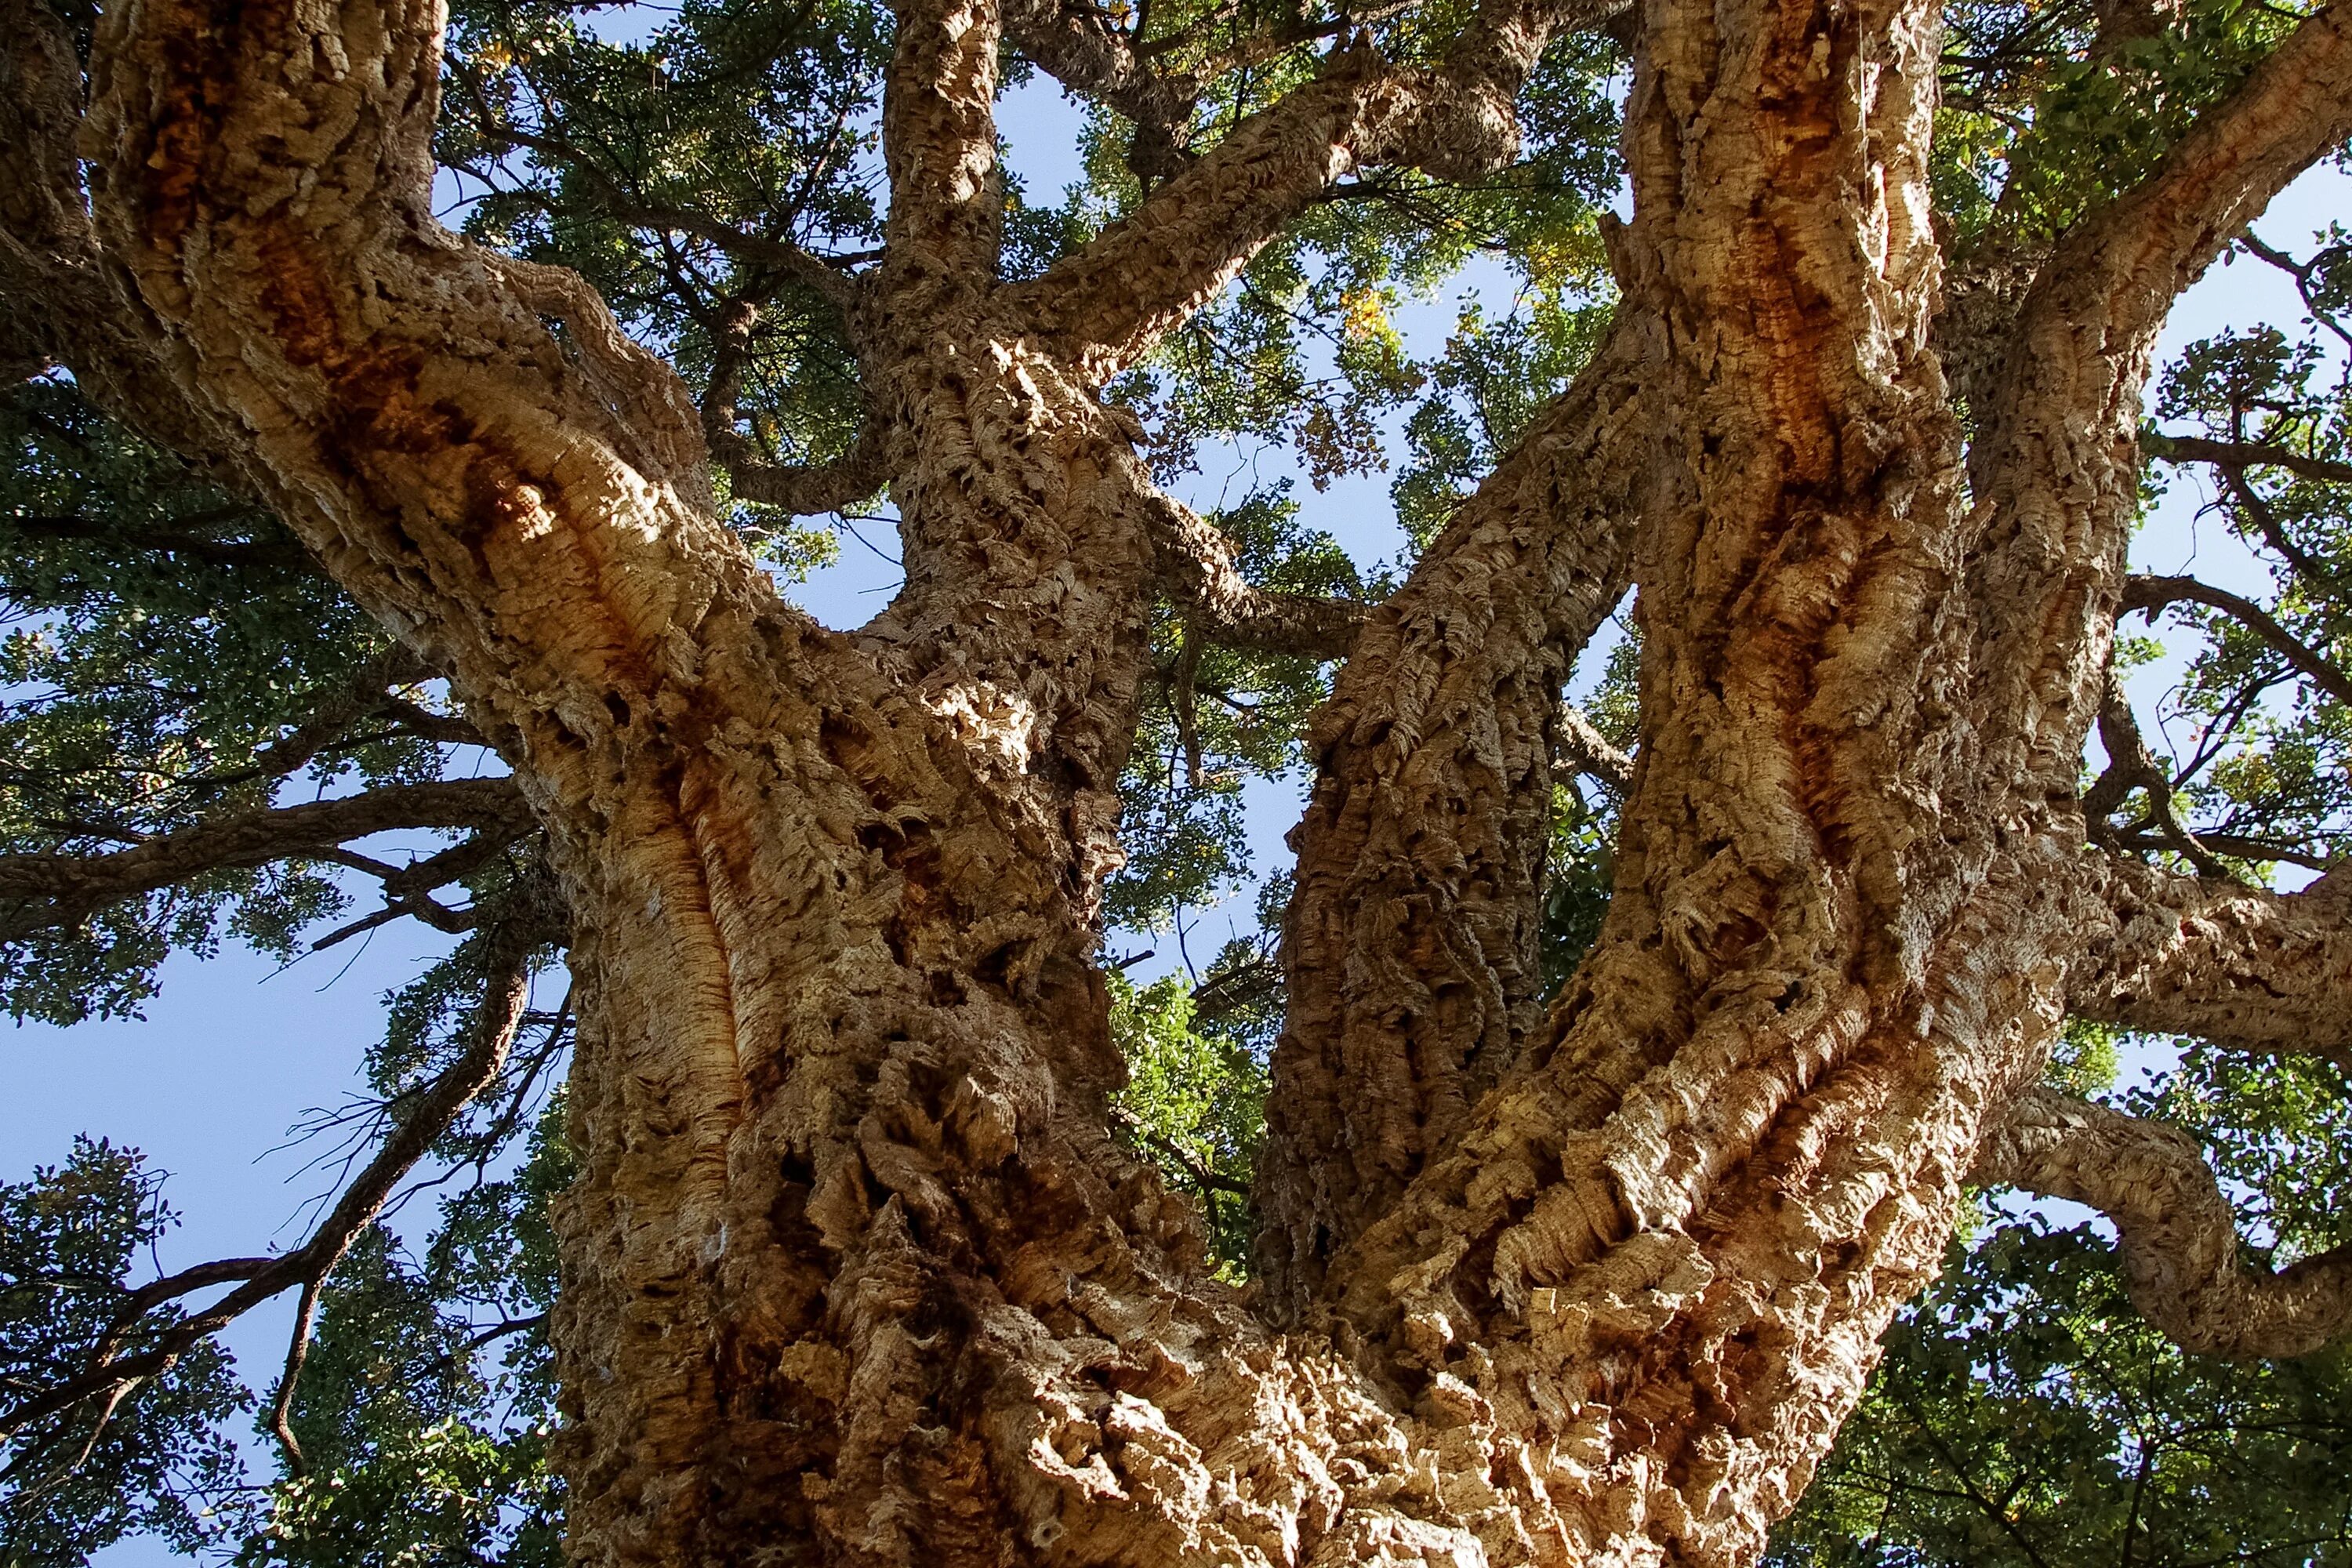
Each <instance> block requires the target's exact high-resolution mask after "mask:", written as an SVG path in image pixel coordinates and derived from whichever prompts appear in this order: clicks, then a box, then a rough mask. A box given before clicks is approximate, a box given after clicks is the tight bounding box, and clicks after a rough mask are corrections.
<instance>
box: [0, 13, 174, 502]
mask: <svg viewBox="0 0 2352 1568" xmlns="http://www.w3.org/2000/svg"><path fill="white" fill-rule="evenodd" d="M82 90H83V89H82V70H81V63H80V61H79V59H77V58H75V53H74V45H73V38H72V37H71V35H70V34H69V33H68V30H67V27H66V24H65V22H64V20H63V19H62V18H61V17H59V16H58V14H57V13H56V12H55V11H54V10H52V9H51V8H50V7H49V6H47V5H45V4H43V3H42V0H0V322H5V327H0V373H5V376H6V377H7V379H8V380H10V381H14V380H17V379H21V378H22V377H24V376H26V375H29V374H35V373H37V372H38V371H40V370H41V369H44V368H46V367H47V366H48V365H50V364H58V363H62V364H67V365H70V366H71V367H72V369H73V373H74V375H75V378H76V380H77V381H78V382H79V383H80V384H82V386H83V388H84V390H86V391H88V392H89V393H90V394H91V395H92V396H93V397H95V398H96V399H97V400H98V401H100V403H102V404H103V405H106V406H107V407H108V408H109V409H110V411H111V412H113V413H114V414H115V415H116V416H117V417H119V418H121V419H122V420H124V421H125V422H126V423H127V424H129V425H130V426H131V427H132V428H134V429H136V430H138V431H139V432H140V433H142V435H145V436H147V437H150V438H151V439H153V440H155V441H157V442H160V443H161V444H162V445H163V446H165V447H170V448H172V449H173V450H174V451H177V452H179V453H181V454H183V455H184V456H187V457H191V458H204V459H212V458H217V457H219V456H220V455H221V448H220V447H218V446H217V445H216V444H215V441H214V440H213V439H212V435H213V432H211V431H210V430H209V429H208V428H207V426H206V425H205V421H203V420H202V419H201V418H199V417H198V416H197V415H196V414H195V411H194V409H193V408H192V407H191V406H190V405H189V403H188V400H187V399H186V398H185V397H184V395H182V394H181V393H180V391H179V390H178V389H177V388H174V387H173V386H172V385H170V384H169V383H168V382H165V381H163V380H162V379H161V378H158V377H157V376H155V375H153V374H152V359H151V351H150V348H149V345H148V344H147V343H146V342H143V341H142V335H141V334H140V333H139V331H137V329H136V327H135V326H134V325H133V324H132V323H133V321H134V319H135V313H134V312H133V311H132V310H131V309H130V308H129V306H128V304H127V302H126V301H125V300H123V299H122V297H121V293H120V291H119V289H117V287H116V285H115V283H114V281H113V280H112V279H110V278H109V277H108V275H107V272H106V268H105V267H104V265H103V263H102V261H101V258H100V247H99V240H98V235H97V232H96V230H95V228H94V227H93V226H92V224H91V221H90V214H89V202H88V199H87V196H86V195H85V193H84V189H83V185H82V174H81V163H80V158H79V153H78V150H77V145H76V143H77V139H78V137H79V132H80V131H81V123H82V110H83V103H82Z"/></svg>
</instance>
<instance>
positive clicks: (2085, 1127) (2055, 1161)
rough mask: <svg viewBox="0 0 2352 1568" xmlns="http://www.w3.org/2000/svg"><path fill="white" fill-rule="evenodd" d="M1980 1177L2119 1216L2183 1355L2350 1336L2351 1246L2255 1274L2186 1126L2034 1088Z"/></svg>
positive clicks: (2144, 1301)
mask: <svg viewBox="0 0 2352 1568" xmlns="http://www.w3.org/2000/svg"><path fill="white" fill-rule="evenodd" d="M1976 1175H1977V1179H1978V1180H1979V1181H1983V1182H1988V1183H1993V1184H2000V1185H2003V1186H2014V1187H2022V1188H2024V1189H2025V1190H2026V1191H2028V1192H2032V1193H2039V1194H2042V1195H2044V1196H2046V1197H2054V1198H2064V1199H2067V1200H2068V1201H2070V1202H2073V1203H2078V1204H2086V1205H2089V1206H2091V1207H2092V1208H2095V1209H2097V1210H2098V1211H2099V1212H2100V1213H2102V1214H2104V1215H2106V1216H2107V1217H2108V1218H2109V1219H2110V1220H2112V1221H2114V1222H2115V1226H2116V1236H2117V1237H2118V1238H2119V1239H2120V1241H2121V1242H2122V1245H2123V1262H2124V1279H2125V1282H2126V1286H2127V1287H2128V1289H2130V1291H2131V1298H2132V1303H2133V1305H2135V1306H2137V1308H2138V1309H2139V1310H2140V1311H2141V1313H2142V1314H2143V1315H2144V1316H2146V1317H2147V1321H2149V1322H2151V1323H2153V1324H2155V1325H2156V1327H2157V1328H2158V1329H2159V1330H2161V1331H2163V1332H2164V1333H2165V1335H2166V1336H2167V1337H2168V1338H2169V1339H2171V1340H2172V1341H2174V1342H2176V1343H2178V1344H2179V1345H2180V1346H2181V1347H2182V1348H2183V1349H2185V1350H2188V1351H2191V1352H2196V1353H2198V1354H2200V1355H2215V1356H2227V1357H2230V1358H2231V1359H2233V1360H2240V1361H2251V1360H2254V1359H2257V1358H2261V1357H2265V1356H2296V1355H2308V1354H2310V1353H2311V1352H2314V1351H2316V1350H2320V1349H2322V1348H2324V1347H2326V1345H2328V1344H2329V1343H2331V1342H2334V1341H2336V1340H2337V1339H2339V1338H2341V1337H2342V1336H2343V1335H2344V1334H2345V1333H2346V1332H2347V1331H2352V1247H2337V1248H2335V1249H2333V1250H2331V1251H2328V1252H2325V1253H2322V1254H2320V1255H2319V1256H2318V1257H2315V1258H2304V1259H2302V1260H2301V1261H2299V1262H2296V1263H2293V1264H2290V1265H2289V1266H2288V1267H2286V1268H2283V1269H2280V1270H2277V1271H2276V1272H2273V1271H2271V1270H2268V1269H2262V1268H2250V1267H2249V1266H2248V1260H2247V1259H2245V1258H2243V1257H2242V1248H2241V1247H2240V1245H2239V1240H2238V1229H2237V1221H2236V1218H2235V1216H2234V1215H2232V1214H2231V1210H2230V1202H2229V1199H2228V1198H2227V1197H2225V1196H2223V1195H2222V1193H2221V1184H2219V1183H2218V1182H2216V1181H2215V1180H2214V1177H2213V1172H2212V1169H2211V1168H2210V1166H2208V1165H2207V1164H2206V1163H2205V1157H2204V1154H2203V1152H2202V1151H2200V1149H2199V1148H2198V1146H2197V1141H2196V1140H2195V1139H2193V1138H2191V1137H2189V1134H2188V1133H2186V1132H2184V1131H2181V1130H2180V1129H2179V1128H2177V1127H2168V1126H2166V1125H2165V1124H2164V1123H2162V1122H2158V1121H2143V1120H2141V1119H2140V1118H2138V1117H2134V1116H2126V1115H2125V1114H2124V1113H2123V1112H2121V1111H2118V1110H2112V1109H2110V1108H2108V1107H2106V1106H2104V1105H2099V1104H2095V1103H2094V1102H2092V1101H2090V1100H2076V1099H2074V1098H2073V1097H2071V1096H2068V1095H2063V1094H2059V1093H2056V1092H2054V1091H2053V1090H2050V1089H2030V1090H2028V1091H2027V1092H2026V1093H2025V1094H2024V1096H2023V1097H2022V1098H2021V1100H2020V1101H2019V1103H2018V1105H2017V1107H2016V1109H2015V1110H2014V1112H2013V1113H2012V1115H2011V1119H2010V1121H2009V1122H2008V1124H2007V1125H2005V1126H2004V1127H2002V1128H2001V1129H2000V1131H1997V1132H1995V1133H1993V1134H1992V1135H1991V1136H1990V1137H1989V1138H1987V1139H1986V1140H1985V1142H1984V1146H1983V1148H1982V1150H1981V1152H1979V1156H1978V1163H1977V1170H1976Z"/></svg>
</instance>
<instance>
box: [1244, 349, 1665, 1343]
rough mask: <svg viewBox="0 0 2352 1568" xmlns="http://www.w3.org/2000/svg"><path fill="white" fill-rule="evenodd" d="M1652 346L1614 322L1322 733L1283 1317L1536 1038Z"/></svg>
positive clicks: (1439, 547)
mask: <svg viewBox="0 0 2352 1568" xmlns="http://www.w3.org/2000/svg"><path fill="white" fill-rule="evenodd" d="M1644 346H1645V345H1644V343H1643V334H1642V333H1641V332H1640V331H1638V330H1636V329H1635V328H1633V327H1631V326H1628V327H1627V328H1624V329H1622V330H1621V331H1620V333H1619V335H1618V337H1617V338H1615V339H1613V340H1612V342H1610V344H1609V345H1608V346H1607V347H1606V348H1604V349H1603V350H1602V351H1601V354H1600V356H1599V357H1598V359H1597V360H1596V361H1595V362H1594V363H1593V365H1592V366H1591V368H1590V369H1589V370H1587V371H1586V372H1585V374H1584V375H1583V377H1582V378H1581V379H1580V382H1579V383H1578V384H1577V385H1576V386H1575V387H1574V388H1573V389H1572V390H1571V391H1570V393H1569V394H1568V395H1566V396H1564V397H1563V398H1561V399H1560V400H1559V403H1558V404H1557V405H1554V407H1553V408H1552V409H1550V410H1549V412H1548V413H1546V414H1545V415H1544V416H1543V417H1542V418H1541V419H1540V421H1539V422H1538V425H1537V426H1536V428H1535V429H1534V431H1533V432H1531V433H1530V435H1529V437H1528V438H1527V439H1526V440H1525V441H1524V442H1523V443H1522V444H1521V445H1520V446H1519V447H1518V448H1517V452H1516V453H1515V455H1514V456H1513V458H1512V459H1511V460H1510V461H1509V462H1507V463H1506V464H1505V465H1504V466H1503V467H1502V468H1500V469H1498V470H1497V471H1496V474H1495V475H1494V477H1493V478H1491V479H1488V480H1487V481H1486V485H1485V486H1484V487H1482V488H1481V489H1480V490H1479V492H1478V494H1477V495H1476V496H1475V497H1474V498H1472V499H1471V500H1469V501H1467V502H1466V503H1465V505H1464V507H1463V509H1462V511H1461V513H1460V514H1459V515H1458V516H1457V517H1456V518H1455V519H1454V522H1453V523H1452V525H1451V526H1450V527H1448V528H1447V530H1446V531H1445V532H1444V535H1443V536H1441V537H1440V538H1439V539H1438V541H1437V542H1435V543H1434V544H1433V545H1432V546H1431V547H1430V550H1429V552H1427V553H1426V554H1425V555H1424V556H1423V558H1422V560H1421V563H1419V565H1417V566H1416V567H1415V569H1414V571H1413V574H1412V581H1411V582H1410V583H1409V584H1407V585H1406V586H1405V588H1404V590H1403V591H1402V593H1400V594H1399V595H1396V597H1394V598H1393V599H1391V601H1390V602H1389V603H1388V604H1387V605H1383V606H1382V607H1381V610H1380V612H1379V613H1378V614H1377V615H1376V616H1374V617H1373V619H1372V621H1371V624H1370V626H1369V627H1368V628H1367V629H1366V630H1365V631H1364V632H1363V633H1362V634H1361V636H1360V637H1359V639H1358V641H1357V642H1356V645H1355V648H1354V652H1353V656H1352V657H1351V658H1349V662H1348V666H1347V668H1346V670H1345V671H1344V672H1343V673H1342V674H1341V676H1340V678H1339V686H1338V689H1337V690H1336V691H1335V692H1334V693H1333V695H1332V700H1331V701H1330V702H1329V704H1328V705H1327V706H1326V707H1325V708H1324V710H1322V712H1321V713H1320V714H1319V715H1318V717H1317V719H1316V722H1315V727H1314V730H1313V732H1312V733H1311V734H1310V735H1309V737H1308V742H1307V743H1308V745H1309V747H1310V749H1311V750H1312V751H1313V752H1314V754H1315V763H1316V787H1315V795H1314V798H1313V800H1312V801H1311V802H1310V803H1309V805H1308V807H1307V817H1306V820H1305V821H1304V822H1303V823H1302V824H1301V825H1300V826H1299V828H1298V830H1297V839H1296V845H1297V851H1298V870H1297V889H1296V891H1295V893H1294V895H1293V897H1292V900H1291V904H1290V910H1289V915H1288V918H1287V920H1286V923H1285V928H1284V950H1283V964H1284V967H1285V969H1286V972H1287V973H1288V974H1289V975H1290V993H1289V1002H1288V1013H1287V1018H1286V1028H1285V1031H1284V1035H1283V1038H1282V1041H1281V1043H1280V1045H1279V1046H1278V1047H1276V1052H1275V1057H1274V1085H1273V1092H1272V1093H1271V1094H1270V1095H1269V1096H1268V1097H1267V1138H1266V1143H1265V1163H1264V1167H1263V1169H1262V1170H1261V1171H1260V1173H1259V1180H1258V1192H1257V1196H1258V1202H1259V1204H1260V1205H1261V1207H1262V1208H1263V1210H1264V1211H1265V1222H1266V1223H1265V1230H1264V1242H1263V1246H1262V1248H1261V1257H1260V1258H1259V1264H1260V1267H1261V1268H1262V1269H1263V1271H1264V1273H1265V1285H1266V1289H1267V1290H1268V1291H1269V1292H1270V1293H1271V1294H1272V1295H1273V1296H1274V1297H1275V1299H1276V1300H1277V1301H1279V1302H1281V1303H1282V1304H1283V1306H1284V1309H1285V1310H1292V1311H1296V1310H1302V1309H1303V1308H1304V1306H1305V1304H1306V1303H1307V1301H1309V1300H1311V1299H1312V1297H1313V1295H1314V1293H1315V1291H1316V1289H1317V1288H1318V1286H1319V1285H1320V1284H1321V1282H1322V1279H1323V1274H1324V1270H1325V1268H1326V1267H1327V1266H1328V1262H1329V1260H1330V1258H1332V1256H1333V1255H1334V1254H1336V1253H1337V1252H1338V1251H1339V1249H1340V1248H1342V1247H1345V1246H1346V1245H1347V1244H1348V1243H1349V1242H1350V1241H1352V1240H1354V1239H1355V1237H1356V1236H1357V1235H1358V1233H1360V1231H1361V1230H1362V1229H1363V1227H1364V1226H1365V1225H1366V1224H1367V1223H1368V1222H1369V1221H1370V1219H1372V1218H1374V1217H1377V1216H1378V1215H1381V1214H1383V1213H1385V1212H1386V1211H1387V1210H1388V1209H1389V1208H1391V1207H1392V1206H1393V1205H1394V1204H1395V1202H1396V1200H1397V1197H1398V1196H1399V1194H1402V1192H1403V1191H1404V1188H1405V1186H1406V1184H1408V1183H1410V1182H1411V1181H1412V1178H1413V1177H1414V1176H1415V1175H1416V1174H1418V1173H1419V1172H1420V1171H1421V1169H1422V1167H1423V1164H1425V1163H1427V1161H1428V1159H1429V1156H1430V1154H1431V1152H1432V1151H1433V1150H1435V1149H1437V1148H1440V1147H1442V1146H1443V1145H1444V1143H1446V1142H1448V1141H1449V1140H1451V1139H1452V1138H1453V1137H1454V1135H1455V1134H1456V1133H1458V1132H1459V1131H1461V1129H1462V1127H1463V1125H1464V1122H1465V1119H1466V1118H1467V1117H1468V1115H1469V1113H1470V1109H1471V1107H1472V1106H1473V1105H1475V1103H1476V1102H1477V1100H1478V1099H1479V1097H1480V1096H1481V1095H1482V1094H1483V1093H1484V1092H1485V1091H1486V1089H1491V1088H1493V1087H1494V1085H1495V1084H1496V1081H1497V1080H1498V1079H1500V1078H1501V1076H1502V1074H1503V1072H1504V1070H1505V1069H1506V1068H1508V1067H1509V1066H1510V1065H1511V1064H1512V1063H1513V1062H1515V1061H1516V1060H1517V1058H1518V1056H1519V1053H1520V1052H1521V1050H1522V1049H1523V1048H1524V1047H1525V1046H1526V1044H1527V1042H1528V1039H1529V1037H1531V1036H1532V1035H1533V1034H1534V1033H1535V1032H1536V1031H1537V1030H1538V1028H1539V1027H1540V1026H1541V1024H1542V1014H1543V999H1542V998H1541V997H1540V996H1539V995H1538V994H1537V953H1536V939H1537V927H1538V915H1539V910H1540V904H1539V896H1538V895H1539V890H1540V883H1541V880H1542V874H1543V858H1544V850H1545V847H1546V845H1547V843H1548V841H1549V837H1550V832H1551V814H1552V800H1551V785H1552V769H1551V765H1550V764H1551V752H1552V749H1553V742H1554V736H1553V734H1552V731H1553V728H1554V726H1555V725H1556V723H1557V722H1558V718H1559V689H1560V685H1561V683H1562V681H1564V680H1565V679H1567V670H1568V665H1569V663H1570V660H1571V659H1572V658H1574V656H1575V654H1576V652H1577V651H1578V650H1579V649H1580V648H1581V647H1583V646H1584V644H1585V642H1586V640H1587V639H1589V638H1590V637H1591V635H1592V633H1593V632H1594V630H1595V629H1596V628H1598V627H1599V626H1600V624H1601V620H1602V619H1603V618H1604V617H1605V616H1607V615H1608V614H1609V612H1610V610H1611V609H1612V607H1613V606H1614V605H1615V604H1616V602H1617V600H1618V599H1619V598H1620V597H1621V596H1622V595H1623V593H1624V591H1625V586H1626V584H1627V582H1628V581H1629V579H1630V577H1631V573H1632V563H1633V510H1634V497H1633V493H1632V492H1633V488H1634V486H1635V484H1636V482H1637V480H1638V478H1639V476H1641V475H1642V474H1643V473H1644V472H1645V471H1646V470H1647V468H1648V466H1649V462H1650V458H1651V454H1650V452H1649V451H1648V450H1647V447H1648V444H1649V441H1650V434H1649V426H1647V424H1646V423H1645V422H1644V418H1643V407H1642V405H1641V399H1640V397H1639V395H1638V392H1639V384H1638V382H1639V376H1640V374H1641V373H1642V370H1643V368H1644V358H1645V356H1644V354H1643V352H1642V351H1643V347H1644Z"/></svg>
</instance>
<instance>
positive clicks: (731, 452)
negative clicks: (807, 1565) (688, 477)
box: [710, 422, 890, 517]
mask: <svg viewBox="0 0 2352 1568" xmlns="http://www.w3.org/2000/svg"><path fill="white" fill-rule="evenodd" d="M710 455H711V457H712V458H713V459H714V460H715V461H717V462H718V463H719V466H720V467H722V468H725V469H726V471H727V478H728V481H729V483H730V486H731V487H732V489H733V490H734V494H735V499H736V500H747V501H751V502H753V503H755V504H757V505H760V506H770V507H774V508H776V509H778V510H782V511H786V512H790V513H792V514H793V516H795V517H806V516H809V515H811V514H813V513H816V512H826V511H843V510H847V509H848V508H850V507H853V506H855V505H856V504H857V503H858V502H859V501H863V500H869V499H871V498H872V497H873V496H875V495H877V494H878V493H879V492H880V491H881V490H882V489H883V488H884V487H885V486H887V484H888V483H889V482H890V457H889V444H888V441H887V438H886V437H885V436H884V434H883V431H882V429H881V427H880V426H879V425H877V424H875V423H872V422H868V424H867V425H866V427H865V428H864V429H863V430H861V431H859V432H858V436H857V440H856V444H855V445H853V446H852V447H850V449H849V450H848V451H846V452H844V453H843V454H842V455H841V456H840V457H838V458H834V459H833V460H832V461H830V462H824V463H808V464H797V465H795V464H784V463H770V462H766V461H763V460H762V459H761V458H760V457H759V456H758V454H757V453H755V452H754V451H753V450H752V448H751V443H750V442H748V441H746V440H744V439H743V438H742V437H740V436H739V435H737V434H736V433H735V432H734V431H732V430H719V431H714V432H712V433H711V438H710Z"/></svg>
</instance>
